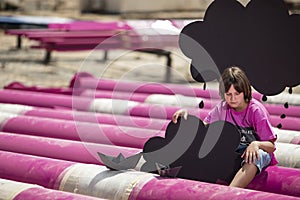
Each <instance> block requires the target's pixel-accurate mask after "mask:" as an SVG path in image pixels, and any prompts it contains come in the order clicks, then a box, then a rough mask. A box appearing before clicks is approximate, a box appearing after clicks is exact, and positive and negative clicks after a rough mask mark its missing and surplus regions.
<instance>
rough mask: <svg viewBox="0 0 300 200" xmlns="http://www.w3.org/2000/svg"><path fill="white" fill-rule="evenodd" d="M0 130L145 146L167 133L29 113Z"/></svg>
mask: <svg viewBox="0 0 300 200" xmlns="http://www.w3.org/2000/svg"><path fill="white" fill-rule="evenodd" d="M1 131H3V132H13V133H21V134H29V135H38V136H44V137H54V138H61V139H68V140H77V141H84V142H94V143H102V144H114V145H117V146H128V147H135V148H143V146H144V144H145V142H146V141H147V140H148V139H149V138H150V137H154V136H163V135H164V131H159V130H145V129H140V128H134V127H121V126H114V125H107V124H95V123H85V122H75V121H68V120H57V119H49V118H38V117H28V116H17V117H12V118H10V119H7V120H6V122H5V123H3V125H2V129H1Z"/></svg>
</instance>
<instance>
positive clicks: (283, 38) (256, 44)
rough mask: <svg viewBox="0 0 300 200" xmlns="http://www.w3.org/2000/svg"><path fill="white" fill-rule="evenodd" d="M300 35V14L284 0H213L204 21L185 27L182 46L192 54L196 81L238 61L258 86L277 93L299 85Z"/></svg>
mask: <svg viewBox="0 0 300 200" xmlns="http://www.w3.org/2000/svg"><path fill="white" fill-rule="evenodd" d="M299 35H300V15H297V14H289V11H288V9H287V7H286V5H285V3H284V2H283V0H251V1H250V2H249V3H248V4H247V5H246V7H244V6H243V5H242V4H241V3H239V2H238V1H236V0H215V1H213V2H212V3H211V4H210V6H209V7H208V9H207V11H206V13H205V16H204V19H203V21H196V22H192V23H190V24H188V25H186V26H185V27H184V28H183V30H182V31H181V33H180V37H179V45H180V48H181V50H182V52H183V53H184V54H185V55H186V56H187V57H189V58H191V59H192V62H191V74H192V76H193V78H194V79H195V80H196V81H198V82H208V81H212V80H214V79H218V78H219V76H220V73H221V72H223V70H224V69H225V68H226V67H228V66H231V65H237V66H239V67H241V68H242V69H243V70H244V71H245V72H246V74H247V76H248V78H249V80H250V82H251V84H252V85H253V87H254V88H255V89H256V90H257V91H259V92H260V93H262V94H265V95H276V94H279V93H281V92H282V91H283V90H284V89H285V87H295V86H297V85H299V84H300V80H299V76H298V74H299V73H297V72H298V71H299V70H298V67H299V66H298V65H299V62H298V60H297V59H298V58H299V56H300V55H299V54H300V51H299V47H297V45H298V44H299V43H300V37H299ZM208 55H209V56H210V57H211V59H210V58H208ZM214 68H216V69H217V70H216V69H214Z"/></svg>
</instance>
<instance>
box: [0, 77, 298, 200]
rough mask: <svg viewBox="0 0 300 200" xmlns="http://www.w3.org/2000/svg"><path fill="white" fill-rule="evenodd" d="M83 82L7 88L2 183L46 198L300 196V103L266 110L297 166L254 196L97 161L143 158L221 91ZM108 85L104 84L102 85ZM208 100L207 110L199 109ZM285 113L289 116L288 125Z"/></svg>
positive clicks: (271, 173) (0, 146)
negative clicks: (178, 114) (175, 122)
mask: <svg viewBox="0 0 300 200" xmlns="http://www.w3.org/2000/svg"><path fill="white" fill-rule="evenodd" d="M78 80H80V81H79V82H77V80H76V82H74V80H73V84H72V85H73V86H76V87H74V88H69V89H68V88H61V89H54V90H53V89H52V88H37V87H32V88H26V87H23V88H22V87H20V88H19V89H20V90H16V89H17V88H16V87H15V86H11V87H10V88H9V87H8V88H7V89H4V90H0V102H2V103H4V104H0V113H1V114H0V125H1V129H0V131H2V132H0V178H1V179H5V180H10V181H19V182H23V183H24V184H37V185H39V186H41V187H45V188H39V190H37V189H35V190H36V191H37V192H36V193H32V194H35V195H36V196H38V195H39V194H42V193H43V192H42V191H41V190H43V191H44V190H45V189H46V190H48V189H50V190H51V192H52V191H53V190H61V191H67V192H73V193H79V194H82V195H87V196H94V197H98V198H107V199H121V198H127V199H187V198H188V199H208V198H212V199H234V198H238V199H240V198H246V197H247V199H257V198H259V199H269V198H274V199H298V198H299V197H300V192H299V190H298V188H299V186H300V179H299V177H300V170H299V169H296V168H300V162H299V160H300V158H299V155H300V154H299V151H298V149H299V145H298V144H299V143H300V140H299V138H300V135H299V132H298V131H299V130H300V127H299V125H295V124H299V123H298V121H299V117H300V116H299V113H300V112H298V110H299V107H297V106H296V105H295V106H291V105H290V106H289V109H286V108H284V107H283V108H281V107H280V105H275V104H265V105H266V108H267V109H268V110H269V112H270V113H271V120H272V121H273V122H272V124H274V126H275V125H277V124H278V123H281V124H282V130H279V129H276V131H277V133H278V135H279V138H278V139H279V140H280V138H282V141H284V142H286V143H285V144H283V143H282V144H281V143H280V144H279V145H278V147H277V152H278V153H277V155H278V157H280V164H281V165H282V166H289V168H287V167H275V166H274V167H268V168H267V169H266V170H265V171H264V172H263V173H262V174H261V175H259V176H257V177H256V178H255V179H254V180H253V181H252V183H251V184H250V185H249V187H248V189H252V190H248V189H239V188H230V187H228V186H222V185H217V184H209V183H203V182H197V181H191V180H183V179H177V178H176V179H175V178H173V179H172V178H161V177H157V176H156V175H154V174H149V173H144V172H137V171H131V170H129V171H124V172H117V171H110V170H108V169H107V168H106V167H104V166H101V165H102V164H103V163H102V161H101V159H100V158H99V157H98V155H97V153H98V152H101V153H104V154H106V155H110V156H117V155H118V154H119V153H122V154H123V155H124V156H125V157H128V156H131V155H136V154H138V153H140V152H141V151H142V150H141V148H142V147H143V145H144V143H145V142H146V141H147V140H148V139H149V138H150V137H153V136H164V133H165V130H166V127H167V125H168V123H169V122H170V119H171V117H172V115H173V113H174V112H175V111H176V110H178V109H179V108H180V107H181V106H185V107H189V108H188V109H189V111H190V113H191V114H194V115H197V116H199V117H200V118H201V119H203V118H204V117H205V116H206V115H207V113H208V112H209V110H210V109H211V108H212V107H213V106H214V105H215V104H216V103H217V101H218V100H217V93H216V92H215V91H211V90H205V91H203V90H201V89H199V88H198V89H192V90H190V87H188V88H187V87H183V86H182V85H181V86H178V85H175V84H173V85H172V84H149V85H145V84H144V85H141V83H127V84H126V83H124V82H116V81H113V80H97V79H95V78H92V77H84V78H80V79H78ZM100 82H101V84H100V85H101V86H100V85H97V86H96V87H95V85H94V84H95V83H97V84H99V83H100ZM87 83H89V84H93V86H92V85H90V86H89V85H88V84H87ZM93 88H94V90H91V89H93ZM96 88H97V89H96ZM29 90H30V91H29ZM128 90H129V91H128ZM151 91H152V92H151ZM153 91H155V92H157V93H155V94H153ZM170 91H171V92H170ZM72 93H73V94H74V95H73V96H71V94H72ZM174 94H175V95H174ZM179 94H180V95H179ZM190 94H192V95H190ZM94 97H97V99H94ZM161 101H164V103H161ZM177 101H179V103H178V102H177ZM180 101H181V102H180ZM201 101H203V102H204V107H203V108H201V109H199V108H198V106H199V103H200V102H201ZM184 102H188V104H184ZM17 104H19V105H17ZM282 111H284V113H281V112H282ZM281 114H285V115H286V118H285V119H281V118H280V117H281V116H280V115H281ZM276 120H277V121H276ZM284 129H285V130H284ZM287 135H288V136H287ZM289 143H293V144H289ZM286 154H289V155H286ZM277 155H276V156H277ZM291 167H294V168H291ZM120 180H122V181H120ZM286 186H288V187H286ZM175 190H176V191H177V192H176V193H174V191H175ZM0 191H1V187H0ZM26 191H27V190H25V193H26ZM191 191H192V192H191ZM7 193H9V192H7ZM22 193H23V192H22ZM22 193H20V194H22ZM25 193H24V194H25ZM49 194H50V193H49ZM55 195H57V196H59V195H60V194H58V193H57V194H55ZM61 195H62V194H61ZM50 196H51V195H50ZM78 198H79V197H78ZM11 199H13V198H11ZM32 199H34V198H32ZM53 199H55V198H53ZM70 199H71V197H70ZM74 199H76V198H75V197H74Z"/></svg>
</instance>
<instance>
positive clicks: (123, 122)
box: [22, 107, 169, 130]
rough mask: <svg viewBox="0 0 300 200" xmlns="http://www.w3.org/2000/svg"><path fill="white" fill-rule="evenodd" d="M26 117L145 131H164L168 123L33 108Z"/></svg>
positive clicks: (131, 117) (26, 113) (152, 119)
mask: <svg viewBox="0 0 300 200" xmlns="http://www.w3.org/2000/svg"><path fill="white" fill-rule="evenodd" d="M22 114H23V115H26V116H36V117H47V118H55V119H64V120H75V121H82V122H92V123H100V124H111V125H118V126H130V127H136V128H145V129H156V130H165V129H166V128H167V125H168V123H169V121H168V120H163V119H155V118H151V119H150V118H146V117H138V116H130V117H128V116H125V115H113V114H105V113H91V112H81V111H72V110H64V111H63V112H61V111H60V110H55V109H47V108H37V107H35V108H33V109H32V110H29V111H26V112H24V113H22Z"/></svg>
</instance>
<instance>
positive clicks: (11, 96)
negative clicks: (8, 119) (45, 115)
mask: <svg viewBox="0 0 300 200" xmlns="http://www.w3.org/2000/svg"><path fill="white" fill-rule="evenodd" d="M73 101H74V99H73V98H72V97H71V96H68V95H61V94H50V93H42V92H32V91H18V90H8V89H5V90H0V102H2V103H14V104H23V105H29V106H40V107H48V108H49V107H50V108H54V107H65V108H68V109H71V108H72V103H73ZM75 101H76V106H77V107H76V109H79V110H88V108H89V106H90V104H91V101H92V99H90V98H84V97H76V100H75Z"/></svg>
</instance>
